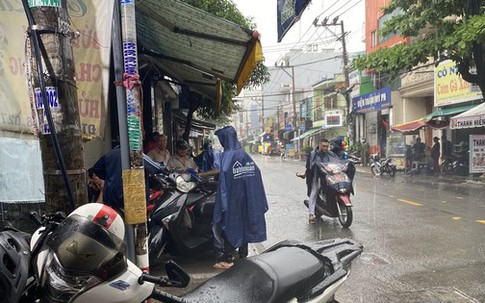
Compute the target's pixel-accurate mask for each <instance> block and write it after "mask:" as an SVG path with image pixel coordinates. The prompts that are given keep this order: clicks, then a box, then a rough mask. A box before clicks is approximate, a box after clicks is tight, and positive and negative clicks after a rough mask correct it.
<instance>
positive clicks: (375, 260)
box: [360, 253, 389, 265]
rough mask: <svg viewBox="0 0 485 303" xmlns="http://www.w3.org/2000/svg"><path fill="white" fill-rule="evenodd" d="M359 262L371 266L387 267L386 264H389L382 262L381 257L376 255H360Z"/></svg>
mask: <svg viewBox="0 0 485 303" xmlns="http://www.w3.org/2000/svg"><path fill="white" fill-rule="evenodd" d="M360 260H361V262H362V263H364V264H372V265H387V264H389V262H387V261H386V260H384V258H382V257H380V256H378V255H376V254H372V253H362V254H361V255H360Z"/></svg>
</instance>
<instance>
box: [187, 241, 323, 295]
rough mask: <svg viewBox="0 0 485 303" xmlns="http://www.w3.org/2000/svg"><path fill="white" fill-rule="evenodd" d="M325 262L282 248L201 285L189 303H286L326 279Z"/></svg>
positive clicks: (298, 251)
mask: <svg viewBox="0 0 485 303" xmlns="http://www.w3.org/2000/svg"><path fill="white" fill-rule="evenodd" d="M324 274H325V273H324V266H323V261H321V260H320V259H318V258H317V257H316V256H314V255H313V254H312V253H310V252H308V251H306V250H304V249H301V248H298V247H282V248H279V249H277V250H275V251H271V252H267V253H263V254H261V255H257V256H254V257H250V258H248V259H243V260H239V261H238V262H236V264H234V266H233V267H232V268H231V269H229V270H226V271H225V272H222V273H221V274H219V275H217V276H215V277H214V278H212V279H210V280H208V281H206V282H205V283H203V284H201V285H199V287H197V288H196V289H194V290H193V291H191V292H190V293H188V294H186V295H185V296H184V299H186V300H187V302H214V303H217V302H227V303H231V302H234V303H235V302H238V303H246V302H247V303H249V302H251V303H257V302H261V303H263V302H264V303H274V302H278V303H280V302H287V301H289V300H291V299H292V298H295V297H299V296H301V295H303V294H304V293H306V292H308V291H309V290H311V289H312V288H313V287H314V286H315V285H317V284H318V283H320V282H321V281H322V280H323V278H324Z"/></svg>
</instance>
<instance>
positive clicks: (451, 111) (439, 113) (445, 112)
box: [420, 104, 476, 122]
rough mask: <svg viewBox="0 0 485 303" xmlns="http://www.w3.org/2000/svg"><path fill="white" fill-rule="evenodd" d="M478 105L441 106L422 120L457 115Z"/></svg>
mask: <svg viewBox="0 0 485 303" xmlns="http://www.w3.org/2000/svg"><path fill="white" fill-rule="evenodd" d="M475 106H476V104H473V105H466V106H460V107H451V108H449V107H447V108H440V109H438V110H435V111H434V112H432V113H431V114H428V115H426V116H424V117H423V118H422V119H420V120H424V121H425V122H428V121H429V120H431V119H433V118H436V117H443V116H451V115H456V114H459V113H462V112H465V111H467V110H469V109H472V108H474V107H475Z"/></svg>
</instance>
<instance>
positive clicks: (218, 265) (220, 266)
mask: <svg viewBox="0 0 485 303" xmlns="http://www.w3.org/2000/svg"><path fill="white" fill-rule="evenodd" d="M233 265H234V263H227V262H224V261H221V262H217V263H216V264H214V265H212V267H214V268H216V269H229V268H231V267H232V266H233Z"/></svg>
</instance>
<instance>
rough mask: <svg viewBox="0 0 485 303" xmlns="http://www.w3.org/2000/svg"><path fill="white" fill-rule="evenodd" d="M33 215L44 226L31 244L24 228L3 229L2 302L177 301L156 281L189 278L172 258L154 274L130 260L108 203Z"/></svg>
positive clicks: (178, 282) (176, 282) (178, 283)
mask: <svg viewBox="0 0 485 303" xmlns="http://www.w3.org/2000/svg"><path fill="white" fill-rule="evenodd" d="M33 219H35V221H36V222H37V223H38V224H41V227H40V228H39V229H38V230H37V231H36V232H35V233H34V234H33V235H32V237H31V239H30V247H29V243H28V242H27V241H26V239H25V238H26V237H25V234H24V233H22V232H19V231H16V230H11V229H7V230H3V231H0V255H1V256H2V258H1V260H2V262H0V295H1V296H0V302H8V303H19V302H20V303H32V302H56V303H60V302H66V303H67V302H70V303H78V302H113V303H115V302H116V303H118V302H119V303H124V302H126V303H128V302H143V301H144V300H146V299H150V298H153V299H157V300H161V301H162V302H178V301H173V300H172V298H173V296H172V295H170V294H168V293H165V292H163V291H160V290H158V289H156V288H155V286H156V285H160V286H172V287H186V286H187V285H188V283H189V281H190V277H189V276H188V275H187V273H185V272H184V271H183V270H182V269H181V268H180V267H179V266H178V265H177V264H176V263H174V262H168V263H167V264H166V266H165V270H166V272H167V275H168V277H155V276H150V275H148V274H146V273H142V271H141V270H140V269H139V268H138V267H136V265H134V264H133V263H131V262H130V261H129V260H127V259H126V258H125V256H124V254H123V253H122V251H123V246H124V243H123V240H122V238H123V236H124V232H125V231H124V223H123V221H122V219H121V218H120V216H119V215H118V213H116V211H114V210H113V209H112V208H110V207H108V206H105V205H102V204H98V203H90V204H86V205H83V206H81V207H79V208H78V209H76V210H75V211H74V212H73V213H71V214H70V215H69V216H68V217H67V218H65V216H64V215H63V214H60V213H56V214H50V215H46V216H44V217H42V218H41V217H39V216H38V215H37V214H34V215H33ZM119 236H121V238H120V237H119Z"/></svg>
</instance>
